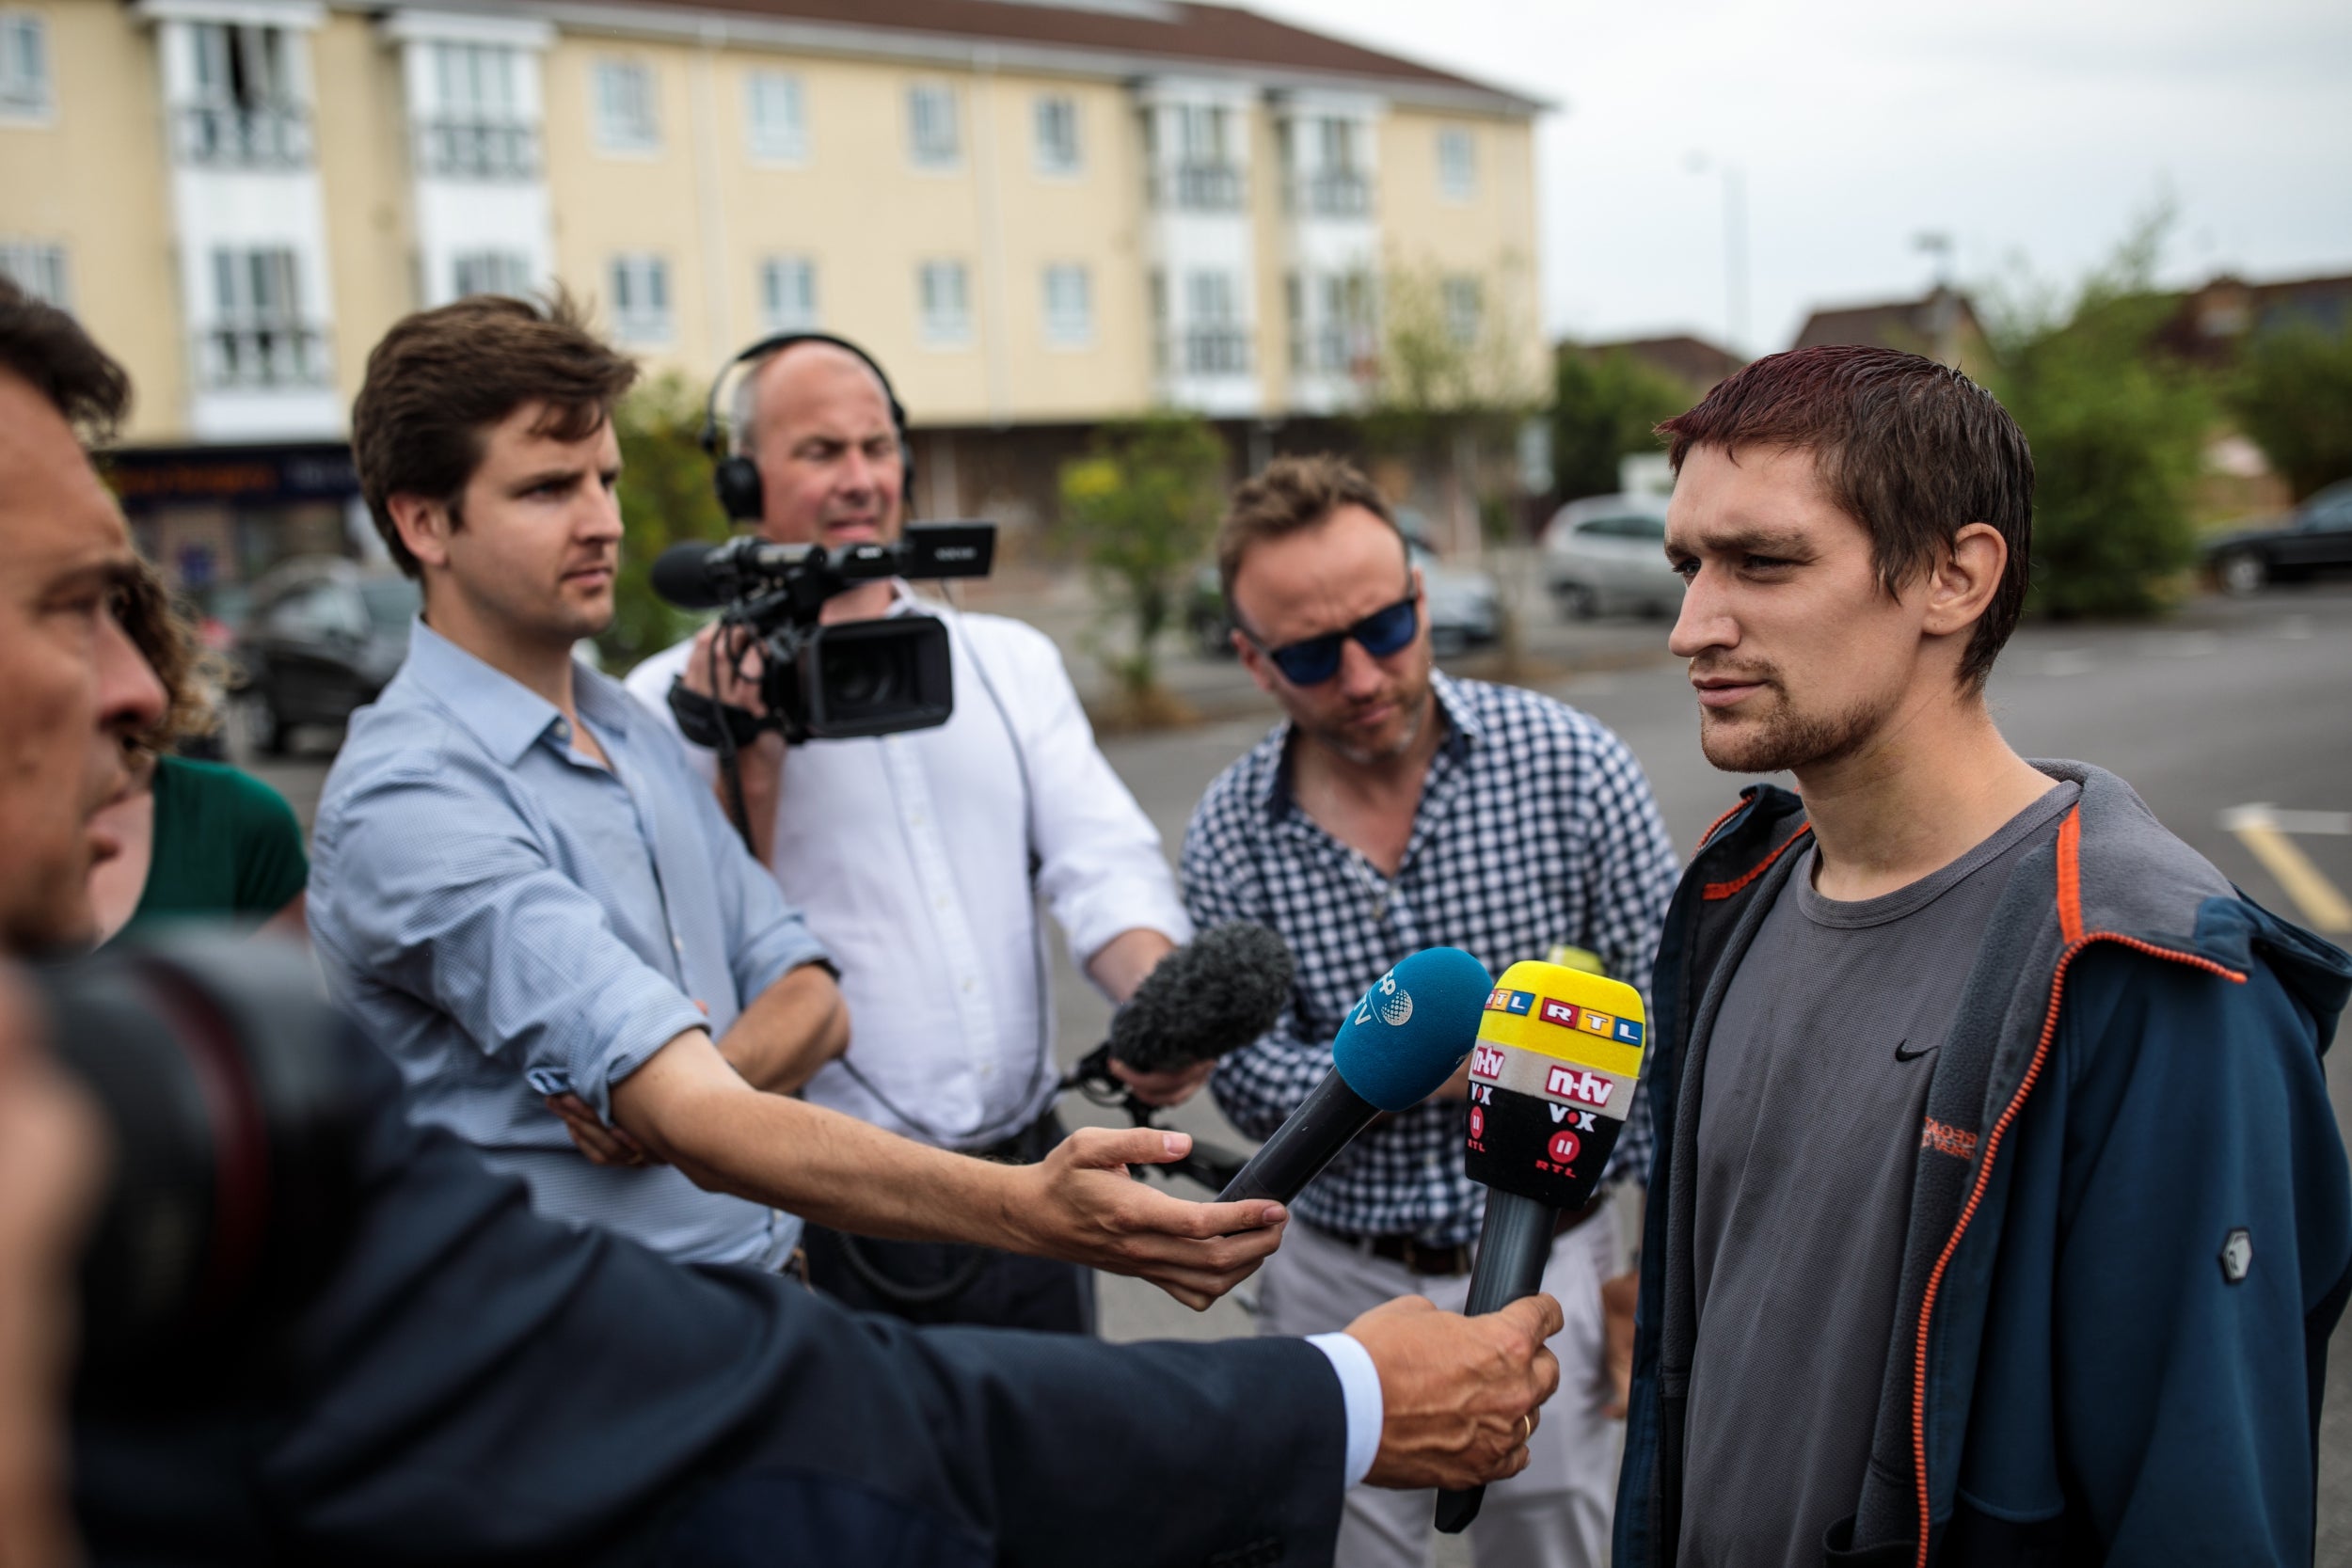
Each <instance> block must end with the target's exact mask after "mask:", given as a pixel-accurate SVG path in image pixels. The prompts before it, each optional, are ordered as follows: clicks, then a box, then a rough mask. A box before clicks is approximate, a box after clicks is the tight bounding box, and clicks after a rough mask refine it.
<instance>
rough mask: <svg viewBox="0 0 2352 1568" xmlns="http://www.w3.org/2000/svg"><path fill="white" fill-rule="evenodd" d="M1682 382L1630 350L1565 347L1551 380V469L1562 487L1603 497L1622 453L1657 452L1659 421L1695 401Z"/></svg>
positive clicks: (1564, 491) (1566, 493)
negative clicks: (1654, 431)
mask: <svg viewBox="0 0 2352 1568" xmlns="http://www.w3.org/2000/svg"><path fill="white" fill-rule="evenodd" d="M1691 404H1692V397H1691V394H1690V392H1689V391H1688V390H1686V389H1685V388H1684V387H1683V386H1682V384H1681V383H1680V382H1678V381H1677V380H1675V379H1674V378H1673V377H1671V376H1667V375H1662V374H1661V373H1660V372H1657V371H1654V370H1652V369H1650V368H1649V367H1648V366H1646V365H1644V364H1642V363H1641V362H1640V361H1638V360H1636V359H1634V358H1633V357H1632V356H1629V355H1626V354H1591V353H1587V352H1586V351H1584V350H1582V349H1579V348H1574V347H1568V348H1564V349H1562V350H1561V353H1560V356H1559V358H1558V361H1557V362H1556V364H1555V365H1554V367H1553V371H1552V382H1551V471H1552V474H1553V476H1554V478H1555V480H1556V482H1557V483H1558V484H1559V487H1560V494H1561V495H1562V496H1563V497H1565V498H1566V499H1571V500H1573V499H1576V498H1577V497H1579V496H1605V495H1608V494H1610V493H1612V492H1613V491H1614V490H1615V489H1616V488H1617V460H1618V459H1619V458H1621V457H1626V456H1629V455H1630V454H1632V453H1634V452H1641V451H1657V450H1658V446H1659V442H1658V437H1657V436H1654V435H1652V434H1651V431H1652V429H1653V427H1655V426H1656V425H1657V423H1658V422H1659V421H1660V420H1668V419H1672V418H1673V417H1674V416H1675V415H1677V414H1679V413H1681V412H1682V411H1683V410H1684V409H1686V408H1688V407H1690V406H1691Z"/></svg>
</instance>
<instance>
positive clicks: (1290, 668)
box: [1234, 594, 1421, 686]
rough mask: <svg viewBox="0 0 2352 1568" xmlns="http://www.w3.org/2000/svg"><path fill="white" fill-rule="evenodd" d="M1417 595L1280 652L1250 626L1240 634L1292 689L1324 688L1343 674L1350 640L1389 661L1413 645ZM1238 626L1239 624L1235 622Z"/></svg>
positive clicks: (1417, 624)
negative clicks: (1343, 653) (1344, 654)
mask: <svg viewBox="0 0 2352 1568" xmlns="http://www.w3.org/2000/svg"><path fill="white" fill-rule="evenodd" d="M1418 599H1419V594H1406V595H1405V596H1404V597H1403V598H1401V599H1399V600H1397V601H1396V603H1394V604H1392V605H1391V606H1389V607H1388V608H1387V609H1385V610H1374V611H1373V612H1372V613H1371V614H1369V615H1367V616H1365V617H1364V618H1363V619H1362V620H1360V621H1359V622H1357V623H1356V624H1355V625H1354V626H1347V627H1344V628H1343V629H1342V630H1339V631H1327V632H1325V633H1324V634H1323V635H1322V636H1321V637H1310V638H1306V639H1304V640H1303V641H1297V642H1287V643H1284V644H1283V645H1282V646H1281V647H1279V648H1268V647H1266V645H1265V643H1264V642H1263V641H1260V640H1259V637H1258V634H1257V633H1256V632H1253V631H1251V630H1250V629H1249V628H1248V626H1242V627H1241V634H1242V635H1243V636H1244V637H1247V638H1248V639H1249V641H1252V642H1256V643H1257V644H1258V646H1259V648H1260V649H1262V650H1263V652H1264V654H1265V656H1266V657H1268V658H1270V659H1272V660H1273V661H1274V667H1275V668H1276V669H1277V670H1279V671H1281V672H1282V678H1283V679H1284V680H1286V681H1288V682H1290V683H1291V684H1292V685H1293V686H1321V685H1322V684H1323V683H1324V682H1325V681H1327V680H1329V679H1330V678H1331V677H1332V676H1333V675H1336V674H1338V673H1340V651H1341V649H1342V648H1343V646H1344V645H1345V643H1346V641H1347V640H1348V639H1349V638H1351V637H1352V638H1354V639H1355V640H1356V641H1359V642H1360V643H1362V644H1363V645H1364V652H1366V653H1368V654H1370V655H1371V656H1372V657H1375V658H1386V657H1389V656H1390V655H1391V654H1392V653H1394V652H1396V651H1397V650H1398V649H1399V648H1402V647H1404V646H1405V645H1406V643H1407V642H1410V641H1412V640H1413V638H1414V636H1415V634H1416V633H1418V632H1419V631H1420V630H1421V607H1420V605H1419V603H1418V602H1417V601H1418ZM1234 624H1235V625H1236V626H1240V623H1239V622H1238V621H1236V622H1235V623H1234Z"/></svg>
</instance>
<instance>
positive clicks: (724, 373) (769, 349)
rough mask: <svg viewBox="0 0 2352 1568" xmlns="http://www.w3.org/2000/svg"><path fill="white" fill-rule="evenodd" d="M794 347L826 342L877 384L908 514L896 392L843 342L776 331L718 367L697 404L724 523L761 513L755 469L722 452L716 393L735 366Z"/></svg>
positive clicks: (908, 459) (902, 423)
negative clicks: (894, 435)
mask: <svg viewBox="0 0 2352 1568" xmlns="http://www.w3.org/2000/svg"><path fill="white" fill-rule="evenodd" d="M798 343H831V344H832V345H833V346H834V347H835V348H837V349H842V350H844V351H846V352H848V353H850V354H853V355H855V356H857V358H858V361H859V362H860V363H861V364H863V365H864V366H865V367H866V369H867V370H869V371H872V372H874V379H875V380H877V381H879V382H881V383H882V399H883V401H884V402H886V403H888V404H890V428H891V429H892V430H893V431H895V432H897V433H898V475H899V478H898V505H899V508H900V511H901V514H902V515H903V514H905V513H907V512H910V511H912V509H913V502H912V498H913V497H914V443H913V442H912V441H909V440H908V439H907V411H906V410H905V409H904V408H901V407H900V406H898V393H897V392H896V391H895V390H893V389H892V388H891V385H890V377H889V376H888V375H887V374H885V373H884V372H883V371H882V366H881V365H879V364H877V363H876V362H875V360H874V356H872V355H870V354H868V353H866V351H865V350H864V349H862V348H860V347H858V346H857V345H856V344H855V343H853V342H851V341H850V340H848V339H847V338H836V337H834V335H833V334H832V333H830V332H779V333H777V334H776V335H775V336H774V337H772V338H762V339H761V340H759V341H757V342H755V343H754V344H753V345H752V346H751V347H749V348H747V349H745V350H744V351H743V352H742V353H740V354H739V355H737V356H735V357H734V358H732V359H730V360H728V361H727V362H726V363H725V364H723V365H722V366H720V367H719V375H718V379H717V380H715V381H713V382H711V384H710V396H709V397H708V398H707V399H706V400H705V401H704V404H703V434H702V447H703V451H706V452H707V453H708V454H709V455H710V461H711V464H712V467H711V470H710V487H711V489H712V490H713V491H715V492H716V493H717V494H718V497H719V506H720V509H721V510H722V511H723V512H724V513H726V515H727V518H728V520H729V521H730V522H738V523H755V522H757V521H759V519H760V516H761V515H762V514H763V513H764V512H765V511H766V506H765V504H764V503H763V501H762V500H761V498H760V494H759V465H758V464H756V463H755V462H753V461H752V460H751V459H750V458H748V457H745V456H742V455H741V454H739V453H735V452H730V451H727V450H726V442H725V440H724V438H723V436H724V433H723V431H722V430H721V429H720V427H719V394H720V393H721V392H723V391H724V390H725V389H726V386H727V382H728V379H729V377H730V376H731V375H732V373H733V372H734V371H735V369H736V367H737V366H739V365H742V364H744V363H747V362H748V361H751V360H755V359H765V358H767V357H768V356H770V355H771V354H781V353H783V352H784V351H785V350H786V349H788V348H791V347H792V346H794V345H795V344H798Z"/></svg>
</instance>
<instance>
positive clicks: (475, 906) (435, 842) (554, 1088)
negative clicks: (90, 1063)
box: [310, 769, 814, 1120]
mask: <svg viewBox="0 0 2352 1568" xmlns="http://www.w3.org/2000/svg"><path fill="white" fill-rule="evenodd" d="M746 858H748V857H746ZM314 859H315V864H316V874H315V875H314V877H313V880H312V887H313V889H314V890H316V891H314V893H313V895H312V899H311V903H310V925H311V934H312V936H313V938H314V939H315V940H316V941H317V942H318V943H319V944H320V946H321V947H322V949H324V950H325V955H324V956H325V957H326V959H327V961H326V964H325V965H324V968H325V969H326V974H327V976H328V985H329V989H330V990H334V989H337V988H338V986H339V984H340V983H342V982H340V981H339V974H363V975H367V976H369V977H370V979H371V981H372V982H373V983H375V984H380V985H387V986H392V987H396V988H397V989H399V990H405V991H406V992H408V993H409V994H410V995H412V996H414V997H416V998H417V999H419V1000H420V1001H421V1002H423V1003H425V1004H426V1005H428V1006H432V1007H434V1008H437V1010H439V1011H440V1012H442V1013H445V1014H446V1015H447V1016H448V1017H449V1018H450V1019H451V1020H453V1022H455V1023H456V1024H457V1025H458V1027H459V1028H460V1029H462V1030H463V1031H464V1032H465V1034H466V1035H467V1036H468V1037H469V1038H470V1039H471V1040H472V1041H473V1043H474V1044H475V1046H476V1047H477V1048H478V1049H480V1050H481V1051H482V1052H483V1053H484V1054H485V1055H487V1056H491V1057H493V1058H496V1059H499V1060H502V1061H505V1062H507V1063H509V1064H511V1065H512V1066H513V1067H514V1068H515V1069H516V1071H517V1072H518V1073H520V1074H522V1075H523V1076H524V1077H526V1078H527V1079H528V1080H529V1081H530V1083H531V1085H532V1087H533V1088H534V1089H536V1090H537V1091H538V1092H540V1093H542V1094H555V1093H561V1092H564V1091H566V1090H568V1091H569V1092H571V1093H573V1094H576V1095H578V1096H580V1099H582V1100H584V1101H587V1102H588V1104H589V1105H591V1106H592V1107H594V1108H595V1110H596V1115H597V1116H598V1117H603V1118H605V1119H607V1120H610V1119H611V1115H612V1086H613V1085H616V1084H618V1083H620V1082H622V1081H623V1080H624V1079H626V1078H628V1075H629V1074H630V1073H632V1072H634V1071H636V1070H637V1069H638V1068H639V1067H641V1066H643V1065H644V1062H645V1061H646V1059H647V1058H649V1057H651V1056H652V1055H653V1054H654V1053H656V1052H658V1051H660V1049H661V1048H662V1047H663V1046H664V1045H666V1044H668V1043H669V1042H670V1041H671V1040H673V1039H675V1038H676V1037H678V1036H679V1035H681V1034H683V1033H685V1032H686V1031H688V1030H690V1029H697V1028H703V1027H706V1021H705V1019H704V1016H703V1014H702V1012H701V1010H700V1009H698V1008H697V1007H696V1006H694V1004H693V1003H692V1002H691V1001H690V1000H689V999H688V998H687V997H686V995H685V994H684V993H683V992H682V991H680V990H678V988H677V986H676V985H675V984H674V983H673V982H672V981H671V980H670V978H669V977H668V976H666V975H664V974H661V973H660V972H659V971H658V970H655V969H654V968H652V967H651V966H649V965H648V964H646V963H645V961H644V959H643V958H639V957H638V955H637V954H636V953H635V952H634V951H632V950H631V949H630V948H629V946H628V944H627V943H626V942H623V941H622V940H621V939H620V937H619V936H618V935H617V934H616V933H615V932H614V931H613V929H612V925H611V922H610V921H609V920H608V919H607V918H606V915H605V912H604V910H603V908H602V907H601V906H600V905H598V904H597V902H596V899H595V898H594V897H593V896H592V895H590V894H589V893H588V892H587V891H585V890H584V889H582V888H581V887H580V885H579V884H578V883H576V882H574V881H572V880H571V879H569V878H567V877H565V876H564V875H563V874H562V873H561V872H560V871H558V870H557V869H556V868H555V867H554V866H553V865H552V864H550V863H549V862H548V857H547V854H546V852H545V851H544V850H543V849H542V848H541V847H540V846H539V844H538V843H537V841H536V840H535V839H534V837H533V836H532V833H531V832H530V831H529V829H528V827H527V825H526V824H525V823H524V822H522V821H521V820H520V819H519V818H518V817H517V816H515V815H514V813H513V811H512V809H511V808H509V807H506V806H503V805H501V803H500V802H499V801H497V800H490V799H485V796H484V795H483V793H482V792H480V791H478V790H470V789H467V788H464V787H462V786H461V785H459V784H455V783H454V782H453V781H452V780H451V778H450V777H449V775H447V774H446V773H441V772H438V771H436V772H425V771H423V770H421V769H420V770H416V771H404V772H395V773H392V774H389V775H388V776H386V777H384V778H382V779H379V780H376V781H373V782H371V783H369V784H365V785H363V786H362V787H361V788H360V789H359V790H358V791H356V792H355V793H354V794H353V795H352V796H351V797H350V798H349V799H348V800H346V801H345V802H343V804H342V808H341V809H340V810H338V811H337V812H336V813H335V815H334V819H333V821H332V822H331V824H329V823H323V824H322V828H321V832H320V837H319V842H318V844H317V845H316V846H315V855H314ZM768 891H769V893H770V895H774V893H775V889H774V887H773V885H772V884H771V885H770V887H769V889H768ZM799 934H800V935H801V936H802V937H805V936H806V933H805V929H804V928H803V929H801V931H800V933H799ZM787 941H788V938H787V937H785V936H784V935H783V934H782V933H778V934H777V937H776V941H775V943H774V945H773V947H770V946H768V945H765V944H763V945H761V946H760V948H759V951H758V952H757V953H752V952H750V951H748V950H747V953H746V955H745V957H746V958H755V959H756V961H758V962H761V963H768V962H772V961H775V959H774V955H775V954H777V953H781V952H782V951H783V950H784V948H785V946H786V943H787ZM809 944H810V945H811V946H813V945H814V942H813V940H811V941H810V943H809ZM779 973H781V971H779ZM339 1000H344V999H342V998H339Z"/></svg>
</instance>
